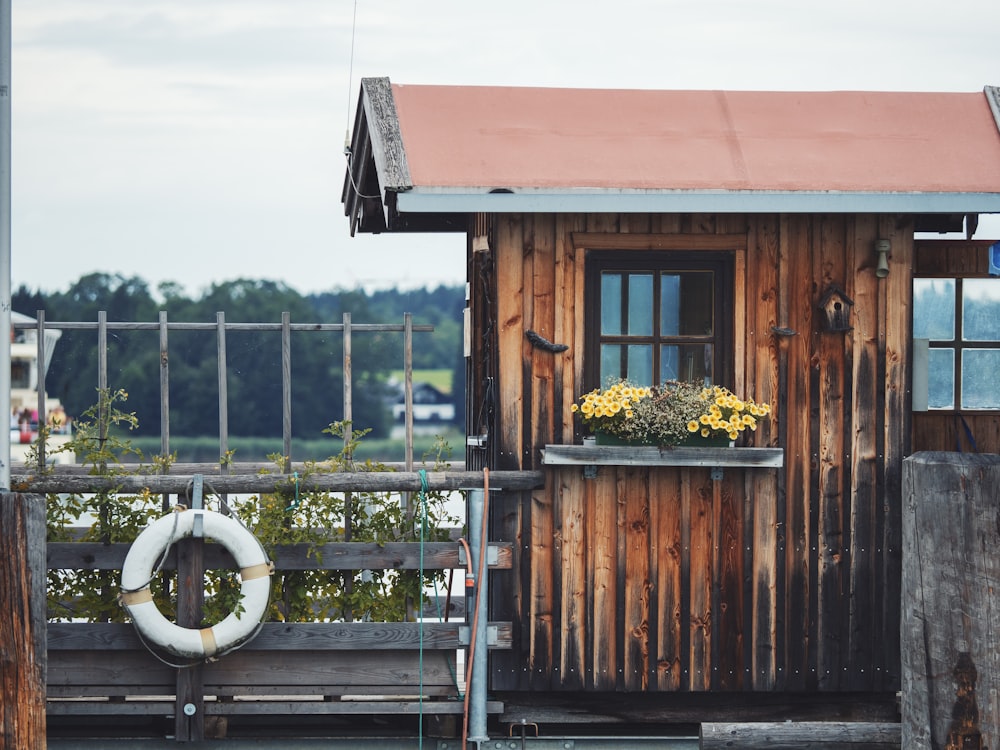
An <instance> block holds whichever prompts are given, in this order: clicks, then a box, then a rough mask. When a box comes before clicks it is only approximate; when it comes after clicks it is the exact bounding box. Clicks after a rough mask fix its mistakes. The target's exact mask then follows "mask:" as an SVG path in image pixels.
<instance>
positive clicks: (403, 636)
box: [12, 467, 544, 740]
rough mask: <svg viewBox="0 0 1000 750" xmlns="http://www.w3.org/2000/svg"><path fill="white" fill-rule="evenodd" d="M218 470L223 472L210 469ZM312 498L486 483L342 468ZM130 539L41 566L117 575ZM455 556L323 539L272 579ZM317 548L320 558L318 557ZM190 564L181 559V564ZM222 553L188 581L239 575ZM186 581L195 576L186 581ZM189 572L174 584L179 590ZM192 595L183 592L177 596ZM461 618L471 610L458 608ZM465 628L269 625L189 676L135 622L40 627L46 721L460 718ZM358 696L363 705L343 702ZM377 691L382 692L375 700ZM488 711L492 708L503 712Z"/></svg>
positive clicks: (515, 477) (68, 480)
mask: <svg viewBox="0 0 1000 750" xmlns="http://www.w3.org/2000/svg"><path fill="white" fill-rule="evenodd" d="M216 471H218V467H216ZM490 477H491V481H492V482H494V483H495V486H496V487H497V488H500V487H502V488H504V489H506V490H511V491H518V490H523V489H530V488H533V487H538V486H540V485H541V484H542V483H543V481H544V479H543V476H542V475H541V473H539V472H495V473H494V474H491V475H490ZM12 479H13V483H14V484H15V485H16V486H17V487H18V488H19V489H18V491H21V492H25V493H43V492H44V493H58V492H80V491H84V490H89V491H94V490H97V489H100V488H102V487H105V485H106V484H107V482H108V481H109V479H108V478H102V477H89V476H81V475H78V474H77V475H74V474H72V473H69V474H67V473H54V474H47V475H31V474H20V475H15V476H13V477H12ZM290 479H291V477H290V476H287V475H263V476H261V475H231V476H227V477H222V476H212V477H211V482H212V483H213V486H214V485H215V484H216V483H218V484H219V485H220V488H221V489H224V490H226V491H232V492H266V491H273V490H274V489H275V488H276V487H279V486H281V484H282V483H283V482H287V481H289V480H290ZM190 480H191V477H190V476H183V475H163V476H161V475H152V476H125V477H114V478H113V481H114V484H115V485H116V486H118V487H119V488H121V487H122V485H123V484H124V485H125V486H126V488H125V489H126V491H135V490H138V489H139V488H141V487H148V488H149V489H150V490H152V491H154V492H157V493H159V492H167V493H177V492H181V491H183V489H184V488H185V487H187V485H188V482H189V481H190ZM308 481H309V482H310V485H309V489H322V490H328V491H348V490H353V491H361V490H365V491H371V490H378V491H396V492H402V491H407V490H413V491H417V490H419V489H420V488H421V486H422V485H421V483H422V482H425V483H426V484H425V485H424V486H425V488H426V489H427V490H431V491H439V490H453V489H459V488H463V487H464V488H469V487H475V486H477V485H480V486H481V485H482V484H483V473H482V472H430V473H428V474H426V475H425V476H424V477H423V478H421V477H420V476H419V475H418V474H417V473H415V472H385V473H354V472H352V473H343V474H326V475H316V476H312V477H309V479H308ZM191 541H193V540H183V541H182V542H179V543H178V544H176V545H175V547H174V549H173V550H171V553H170V555H169V556H168V557H167V559H166V562H165V564H164V566H163V569H164V570H165V571H172V570H176V569H178V566H182V565H184V564H185V558H186V556H187V555H188V554H189V552H188V550H187V549H186V547H185V544H186V543H188V542H191ZM129 546H130V545H128V544H101V543H94V542H59V543H49V544H48V545H47V549H46V557H47V567H48V568H49V569H88V570H109V571H112V570H120V569H121V566H122V563H123V561H124V559H125V555H126V554H127V552H128V549H129ZM462 549H463V547H462V546H460V545H459V544H458V543H456V542H433V543H432V542H425V543H415V542H407V543H387V544H368V543H359V542H331V543H328V544H324V545H322V546H321V547H320V548H319V549H314V548H310V546H309V545H305V544H296V545H285V546H279V547H278V548H277V549H275V550H273V551H272V555H271V556H272V559H273V561H274V563H275V568H276V570H277V571H291V570H366V569H371V570H383V569H396V570H417V569H418V568H422V569H423V570H425V571H437V570H449V569H462V568H464V567H465V566H466V564H467V561H466V560H465V559H464V553H463V552H462ZM484 551H485V560H486V563H485V564H486V565H487V567H488V569H489V570H505V569H510V567H511V559H512V549H511V544H510V543H488V545H487V546H486V549H485V550H484ZM317 553H318V554H317ZM188 564H189V561H188ZM234 567H236V566H235V563H234V562H233V561H232V560H231V558H230V556H229V553H228V552H227V551H226V550H225V549H224V548H222V547H221V546H220V545H215V544H204V546H203V554H202V558H201V560H200V561H199V563H198V567H197V568H196V569H195V570H193V571H192V570H191V569H190V568H189V569H188V574H187V575H188V576H189V577H188V579H187V580H189V581H194V583H193V584H192V585H194V586H196V587H197V586H200V581H201V574H200V573H199V572H198V571H200V570H202V569H225V568H230V569H231V568H234ZM192 573H193V575H192ZM184 579H185V576H178V580H179V589H180V588H181V587H183V585H184ZM184 598H186V594H185V592H184V591H183V590H179V591H178V599H179V600H181V599H184ZM466 614H467V615H468V613H466ZM471 632H472V631H471V628H470V622H469V621H468V620H462V621H459V622H430V623H427V622H422V621H420V622H400V623H374V622H338V623H280V622H273V623H265V624H264V625H263V626H262V629H261V631H260V633H259V634H258V635H257V636H256V637H255V638H254V639H253V640H252V641H251V642H250V643H249V644H247V645H246V646H244V647H243V648H241V649H240V650H238V651H235V652H232V653H230V654H227V655H226V656H224V657H222V658H220V659H219V660H217V661H214V660H210V661H208V662H206V663H204V664H201V665H198V666H196V667H193V668H175V667H174V666H172V665H170V664H168V663H165V662H164V661H161V660H160V659H159V657H157V656H154V655H153V654H152V653H151V652H150V651H148V650H147V649H146V648H144V646H143V644H142V641H141V639H140V638H139V636H138V634H137V633H136V631H135V629H134V628H133V626H132V625H131V624H120V623H50V624H49V625H48V678H47V683H48V688H47V689H48V697H49V702H48V715H49V717H50V720H51V719H55V718H56V717H63V718H66V717H70V716H75V717H108V718H110V717H115V716H118V717H122V716H130V717H155V716H160V717H162V716H164V715H173V719H174V727H173V733H174V736H175V737H176V738H177V739H178V740H197V739H201V738H203V737H204V736H205V720H206V717H212V719H211V726H212V727H214V728H215V729H214V731H216V732H217V731H219V730H218V727H219V726H220V724H219V722H220V721H221V722H223V724H222V726H224V723H225V722H227V721H228V720H229V719H230V718H232V717H239V716H241V715H247V714H252V715H254V716H261V715H274V716H275V717H276V718H278V717H280V716H298V715H309V714H391V713H403V714H416V713H418V712H420V713H426V714H430V715H434V714H458V713H462V711H463V704H462V702H461V701H459V700H456V699H457V698H459V697H460V689H461V687H462V685H461V683H462V682H463V679H462V677H461V675H460V674H459V664H458V660H457V654H458V652H459V651H460V650H463V649H466V648H468V646H469V641H470V638H471ZM511 637H512V632H511V623H509V622H491V623H489V624H488V626H487V642H486V644H485V646H486V647H487V648H490V649H494V648H509V647H510V645H511ZM352 696H365V697H366V698H367V699H366V700H351V697H352ZM375 696H379V697H381V699H380V700H374V697H375ZM501 708H502V707H501V706H500V704H498V703H495V702H490V703H488V705H487V706H486V710H487V711H491V712H493V713H496V712H499V711H500V710H501Z"/></svg>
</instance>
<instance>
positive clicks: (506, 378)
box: [491, 215, 525, 469]
mask: <svg viewBox="0 0 1000 750" xmlns="http://www.w3.org/2000/svg"><path fill="white" fill-rule="evenodd" d="M523 247H524V243H523V239H522V231H521V224H520V222H519V221H518V218H517V217H515V216H510V215H504V216H501V217H499V218H498V219H497V247H496V251H495V255H496V265H495V268H496V276H497V300H496V304H497V328H498V332H497V340H498V347H499V351H498V352H497V358H498V360H499V370H498V373H499V374H498V380H499V382H498V383H497V385H496V387H497V391H498V399H499V403H498V405H497V415H498V419H497V424H496V425H495V429H496V430H497V433H498V434H497V435H495V436H493V437H491V440H497V441H498V442H499V449H498V450H499V455H498V463H499V465H498V466H497V467H495V468H498V469H519V468H520V451H521V440H522V434H523V433H522V430H523V428H524V425H522V421H523V420H522V416H523V415H522V405H523V402H524V398H525V395H524V393H523V387H524V384H523V379H522V362H523V356H524V318H523V315H524V305H523V298H524V261H523Z"/></svg>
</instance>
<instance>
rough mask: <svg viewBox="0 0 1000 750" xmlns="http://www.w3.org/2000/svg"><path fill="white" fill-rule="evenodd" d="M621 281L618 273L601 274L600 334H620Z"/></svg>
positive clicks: (620, 275)
mask: <svg viewBox="0 0 1000 750" xmlns="http://www.w3.org/2000/svg"><path fill="white" fill-rule="evenodd" d="M622 283H623V278H622V274H620V273H602V274H601V334H603V335H606V336H620V335H621V334H622Z"/></svg>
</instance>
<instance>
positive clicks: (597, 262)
mask: <svg viewBox="0 0 1000 750" xmlns="http://www.w3.org/2000/svg"><path fill="white" fill-rule="evenodd" d="M734 256H735V252H734V251H726V250H719V251H715V250H711V251H706V250H691V251H685V250H640V251H630V250H590V251H588V252H587V255H586V261H585V264H586V265H585V268H586V270H585V280H584V300H585V313H584V326H585V347H586V351H585V357H584V373H583V375H584V385H585V388H586V389H588V390H589V389H592V388H596V387H598V386H601V385H603V383H601V382H600V367H601V354H600V351H601V344H602V343H604V342H607V341H614V342H617V343H629V342H632V341H635V342H636V343H652V344H653V346H654V354H653V362H652V365H653V373H654V375H653V380H654V382H662V377H658V376H657V373H658V371H659V357H658V356H657V355H656V347H657V346H660V345H673V344H677V343H687V344H690V343H699V342H706V343H709V342H710V343H712V344H713V352H714V357H713V360H714V362H713V375H712V382H713V383H715V384H717V385H723V386H726V387H730V388H731V387H732V385H733V380H734V379H735V364H734V363H735V338H734V336H735V327H736V321H735V311H734V309H733V306H732V301H733V299H734V297H735V274H736V271H735V268H736V262H735V257H734ZM605 271H625V272H636V271H650V272H652V273H654V274H655V278H657V279H658V278H659V274H662V273H664V272H668V273H669V272H670V271H712V272H713V273H715V274H716V282H715V291H716V293H715V299H714V313H713V317H714V326H715V331H714V333H713V334H712V335H710V336H690V335H688V336H661V335H659V331H658V328H659V316H658V315H652V318H653V323H654V329H653V334H652V335H651V336H628V335H623V336H614V337H610V336H609V337H604V336H602V335H601V302H602V299H601V274H602V273H603V272H605ZM653 291H654V309H655V308H656V307H657V306H658V301H659V294H660V284H658V283H654V284H653ZM625 304H626V303H625V302H624V301H623V306H625Z"/></svg>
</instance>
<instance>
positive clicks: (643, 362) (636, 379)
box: [627, 344, 653, 385]
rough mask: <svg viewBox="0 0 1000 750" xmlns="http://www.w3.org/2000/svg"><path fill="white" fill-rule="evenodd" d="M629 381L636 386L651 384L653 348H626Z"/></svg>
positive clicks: (638, 346) (641, 346) (634, 346)
mask: <svg viewBox="0 0 1000 750" xmlns="http://www.w3.org/2000/svg"><path fill="white" fill-rule="evenodd" d="M627 377H628V379H629V381H631V382H632V383H635V384H636V385H652V384H653V347H652V346H649V345H647V344H634V345H632V346H630V347H629V348H628V373H627Z"/></svg>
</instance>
